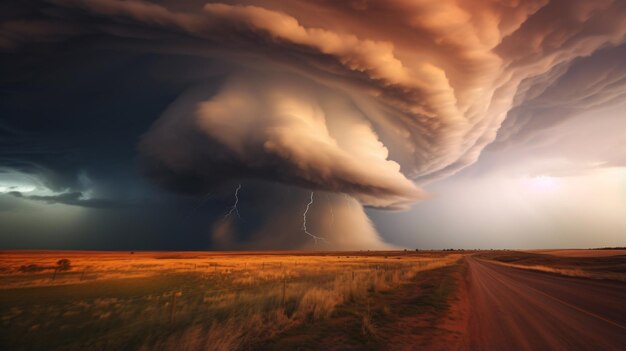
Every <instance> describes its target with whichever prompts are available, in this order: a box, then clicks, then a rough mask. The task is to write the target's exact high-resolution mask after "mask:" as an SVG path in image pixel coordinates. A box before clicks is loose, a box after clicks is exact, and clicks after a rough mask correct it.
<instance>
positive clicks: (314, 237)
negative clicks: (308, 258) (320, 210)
mask: <svg viewBox="0 0 626 351" xmlns="http://www.w3.org/2000/svg"><path fill="white" fill-rule="evenodd" d="M314 194H315V192H314V191H311V200H310V201H309V203H308V204H307V205H306V210H304V213H303V214H302V219H303V221H302V230H304V232H305V233H306V234H307V235H308V236H310V237H311V238H313V240H315V246H316V247H317V241H318V240H321V241H323V242H325V243H327V244H328V240H326V239H325V238H322V237H321V236H317V235H313V234H311V233H310V232H309V231H308V229H307V228H306V214H307V213H308V212H309V208H310V207H311V205H312V204H313V195H314Z"/></svg>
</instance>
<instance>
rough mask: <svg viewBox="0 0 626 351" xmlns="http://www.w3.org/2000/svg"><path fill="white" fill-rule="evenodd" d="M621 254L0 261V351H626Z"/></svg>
mask: <svg viewBox="0 0 626 351" xmlns="http://www.w3.org/2000/svg"><path fill="white" fill-rule="evenodd" d="M625 277H626V256H624V255H613V256H606V255H601V254H599V255H597V256H596V257H571V255H553V254H548V253H546V252H522V251H508V250H503V251H419V252H416V251H387V252H378V251H376V252H374V251H372V252H369V251H360V252H89V251H84V252H81V251H5V252H2V253H1V255H0V287H1V288H0V313H1V315H2V319H1V321H0V346H2V347H1V349H3V350H105V349H106V350H109V349H111V350H113V349H114V350H296V349H298V350H363V349H370V350H416V349H419V350H467V349H470V350H474V349H476V350H499V349H520V350H538V349H541V350H547V349H570V350H579V349H580V350H587V349H589V350H591V349H594V347H596V346H601V347H602V349H606V350H623V349H626V337H625V335H626V317H624V316H626V302H625V301H626V283H625V282H624V278H625Z"/></svg>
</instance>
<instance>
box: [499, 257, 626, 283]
mask: <svg viewBox="0 0 626 351" xmlns="http://www.w3.org/2000/svg"><path fill="white" fill-rule="evenodd" d="M489 262H493V263H496V264H499V265H502V266H507V267H513V268H521V269H528V270H531V271H537V272H545V273H553V274H560V275H564V276H568V277H576V278H589V279H608V280H617V281H623V282H626V276H625V275H624V274H623V273H612V272H593V271H588V270H582V269H573V268H557V267H550V266H545V265H523V264H515V263H507V262H500V261H495V260H490V261H489Z"/></svg>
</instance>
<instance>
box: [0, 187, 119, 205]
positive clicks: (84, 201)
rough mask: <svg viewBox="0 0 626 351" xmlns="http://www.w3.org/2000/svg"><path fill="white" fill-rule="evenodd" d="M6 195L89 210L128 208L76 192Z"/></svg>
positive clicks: (10, 193) (112, 201)
mask: <svg viewBox="0 0 626 351" xmlns="http://www.w3.org/2000/svg"><path fill="white" fill-rule="evenodd" d="M7 194H9V195H11V196H14V197H17V198H21V199H26V200H34V201H43V202H45V203H48V204H64V205H71V206H82V207H89V208H120V207H128V206H130V204H126V203H122V202H118V201H115V200H109V199H91V198H87V197H85V195H84V194H83V193H81V192H78V191H76V192H71V193H63V194H59V195H48V196H41V195H24V194H22V193H21V192H19V191H10V192H8V193H7Z"/></svg>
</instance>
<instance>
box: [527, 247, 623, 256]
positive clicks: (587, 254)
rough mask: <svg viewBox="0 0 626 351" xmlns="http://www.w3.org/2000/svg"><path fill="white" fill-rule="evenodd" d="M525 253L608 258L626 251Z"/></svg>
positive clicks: (543, 251) (544, 251)
mask: <svg viewBox="0 0 626 351" xmlns="http://www.w3.org/2000/svg"><path fill="white" fill-rule="evenodd" d="M526 252H532V253H540V254H545V255H552V256H559V257H610V256H620V255H626V250H582V249H580V250H577V249H570V250H530V251H526Z"/></svg>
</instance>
